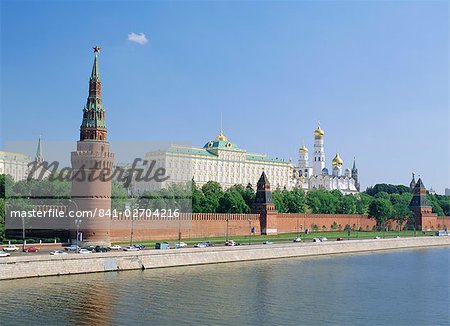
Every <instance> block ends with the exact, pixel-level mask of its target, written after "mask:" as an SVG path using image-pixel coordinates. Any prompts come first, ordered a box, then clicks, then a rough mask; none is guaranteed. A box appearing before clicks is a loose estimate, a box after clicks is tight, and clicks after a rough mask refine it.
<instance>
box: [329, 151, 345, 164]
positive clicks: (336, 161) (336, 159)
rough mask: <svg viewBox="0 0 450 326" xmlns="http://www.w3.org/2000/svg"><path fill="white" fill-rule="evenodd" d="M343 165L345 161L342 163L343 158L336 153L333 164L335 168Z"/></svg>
mask: <svg viewBox="0 0 450 326" xmlns="http://www.w3.org/2000/svg"><path fill="white" fill-rule="evenodd" d="M343 163H344V161H342V159H341V157H340V156H339V153H336V156H335V157H334V159H333V161H332V162H331V164H332V165H333V166H342V164H343Z"/></svg>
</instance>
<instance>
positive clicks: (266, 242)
mask: <svg viewBox="0 0 450 326" xmlns="http://www.w3.org/2000/svg"><path fill="white" fill-rule="evenodd" d="M263 244H265V245H271V244H273V242H271V241H264V242H263Z"/></svg>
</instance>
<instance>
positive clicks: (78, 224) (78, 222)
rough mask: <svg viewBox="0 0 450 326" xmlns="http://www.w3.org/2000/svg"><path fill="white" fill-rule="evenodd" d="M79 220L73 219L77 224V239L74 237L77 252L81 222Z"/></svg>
mask: <svg viewBox="0 0 450 326" xmlns="http://www.w3.org/2000/svg"><path fill="white" fill-rule="evenodd" d="M81 222H82V221H81V220H75V224H76V225H77V239H76V246H77V251H76V252H77V253H78V252H79V249H78V241H79V239H80V224H81Z"/></svg>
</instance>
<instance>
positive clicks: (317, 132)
mask: <svg viewBox="0 0 450 326" xmlns="http://www.w3.org/2000/svg"><path fill="white" fill-rule="evenodd" d="M323 135H325V132H324V131H323V129H322V128H320V125H319V126H317V129H316V130H314V136H316V137H322V136H323Z"/></svg>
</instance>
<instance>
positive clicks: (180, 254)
mask: <svg viewBox="0 0 450 326" xmlns="http://www.w3.org/2000/svg"><path fill="white" fill-rule="evenodd" d="M432 246H450V237H448V236H447V237H421V238H398V239H370V240H351V241H330V242H324V243H312V242H307V243H299V244H298V243H287V244H272V245H251V246H240V247H212V248H186V249H176V250H145V251H138V252H109V253H95V254H90V255H75V254H73V255H62V256H50V255H49V256H46V255H45V256H44V255H40V256H23V257H7V258H1V259H0V280H6V279H15V278H28V277H39V276H51V275H67V274H81V273H95V272H108V271H122V270H133V269H148V268H163V267H176V266H187V265H201V264H217V263H227V262H237V261H250V260H264V259H278V258H291V257H306V256H317V255H333V254H345V253H357V252H367V251H379V250H392V249H406V248H420V247H432Z"/></svg>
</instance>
